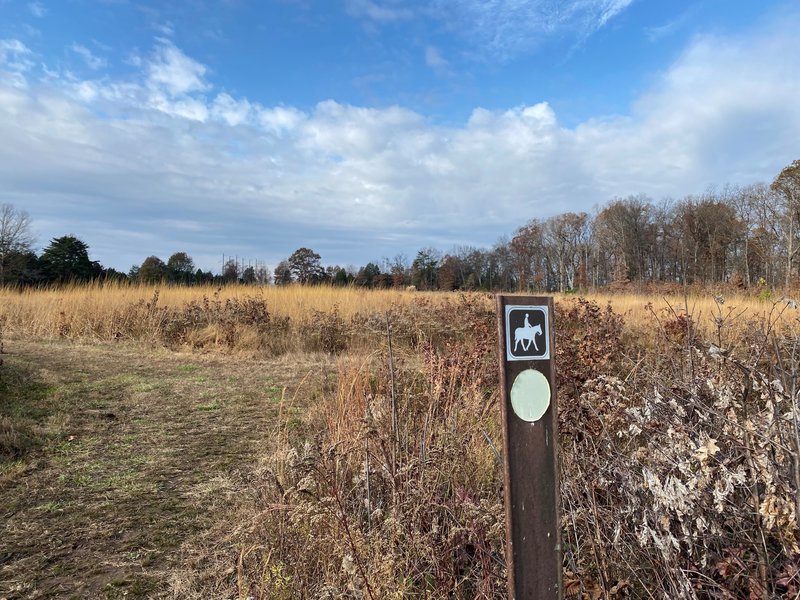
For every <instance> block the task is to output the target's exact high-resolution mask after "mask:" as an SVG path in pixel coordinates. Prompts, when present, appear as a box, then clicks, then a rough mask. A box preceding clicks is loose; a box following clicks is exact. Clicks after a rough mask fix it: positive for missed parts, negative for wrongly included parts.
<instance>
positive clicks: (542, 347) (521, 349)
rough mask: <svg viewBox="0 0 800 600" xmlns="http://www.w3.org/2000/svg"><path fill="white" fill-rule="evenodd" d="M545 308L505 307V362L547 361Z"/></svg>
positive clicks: (548, 338) (547, 336)
mask: <svg viewBox="0 0 800 600" xmlns="http://www.w3.org/2000/svg"><path fill="white" fill-rule="evenodd" d="M547 317H548V314H547V307H546V306H508V305H506V360H549V359H550V331H548V321H549V319H548V318H547Z"/></svg>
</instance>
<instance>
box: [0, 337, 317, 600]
mask: <svg viewBox="0 0 800 600" xmlns="http://www.w3.org/2000/svg"><path fill="white" fill-rule="evenodd" d="M6 351H7V352H8V353H9V354H7V355H4V359H5V365H3V366H2V367H0V375H1V376H2V378H3V379H2V380H1V381H0V384H2V386H3V387H0V394H1V395H0V416H5V417H6V419H7V421H6V422H9V421H8V419H10V420H11V422H12V423H13V422H15V420H16V422H24V423H27V424H29V425H30V431H32V432H33V437H34V438H36V439H37V440H38V443H37V444H36V446H35V447H33V448H32V449H30V450H29V451H27V452H26V453H25V454H23V455H22V456H21V457H20V458H18V459H17V460H15V461H12V462H9V461H8V460H6V461H5V462H0V599H3V598H8V599H9V600H10V599H11V598H15V599H16V598H122V597H126V598H145V597H146V598H150V597H156V596H160V595H163V594H165V592H166V590H167V587H168V580H169V576H170V573H171V572H172V571H173V570H174V569H176V568H179V567H180V565H181V562H182V560H185V556H183V553H182V550H181V548H182V546H184V545H185V543H186V542H187V541H191V540H192V538H193V537H195V536H198V535H200V534H201V533H202V532H203V531H207V530H208V529H210V528H212V527H214V526H215V525H216V526H217V527H218V526H219V520H220V519H224V518H226V516H227V515H229V514H230V513H228V512H227V510H226V506H225V502H224V501H221V499H220V497H219V494H218V493H216V492H215V490H218V489H219V488H220V483H219V482H220V480H224V478H225V477H226V476H228V475H230V474H232V473H234V472H235V471H237V470H238V471H241V470H243V469H247V468H248V465H250V464H252V461H253V460H254V459H255V455H256V454H257V453H258V452H262V453H263V451H264V448H265V447H268V446H269V444H270V440H271V438H272V434H273V432H274V430H275V426H276V420H277V419H276V417H277V414H278V410H279V405H281V410H283V411H291V410H299V409H298V408H296V407H295V408H292V406H291V399H292V398H293V397H295V394H294V390H295V388H296V387H297V386H298V384H299V383H300V382H301V380H302V381H303V384H302V388H303V390H304V391H303V394H302V395H307V391H308V390H312V389H314V388H316V389H319V388H320V387H321V386H322V385H324V380H325V377H326V376H325V373H324V371H325V369H324V368H320V367H319V365H318V364H315V363H314V361H309V360H308V359H306V362H305V366H303V365H298V362H297V360H296V359H293V358H291V357H285V358H283V359H276V360H272V361H256V360H252V359H244V358H241V357H227V356H221V355H193V354H176V353H170V352H167V351H163V350H153V349H145V348H141V347H133V346H125V345H73V344H67V343H60V342H30V341H22V340H11V341H10V342H7V343H6ZM309 374H310V376H308V375H309ZM284 388H286V392H285V393H284ZM4 390H5V391H4ZM282 394H283V396H284V400H283V402H281V397H282ZM3 395H4V396H5V397H3ZM295 402H297V403H301V400H295ZM284 414H285V413H284Z"/></svg>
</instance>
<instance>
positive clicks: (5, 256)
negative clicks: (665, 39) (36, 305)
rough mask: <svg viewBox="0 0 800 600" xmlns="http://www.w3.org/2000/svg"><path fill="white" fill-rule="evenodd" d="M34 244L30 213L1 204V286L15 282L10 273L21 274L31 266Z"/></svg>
mask: <svg viewBox="0 0 800 600" xmlns="http://www.w3.org/2000/svg"><path fill="white" fill-rule="evenodd" d="M32 244H33V235H32V234H31V219H30V217H29V216H28V213H27V212H25V211H24V210H20V209H18V208H15V207H14V205H13V204H7V203H3V204H0V286H1V285H3V284H4V283H6V282H7V281H14V280H15V277H11V278H9V277H8V275H9V273H17V274H19V273H20V272H21V271H22V270H25V269H26V268H27V267H28V266H29V258H30V257H29V256H28V253H29V252H30V251H31V245H32Z"/></svg>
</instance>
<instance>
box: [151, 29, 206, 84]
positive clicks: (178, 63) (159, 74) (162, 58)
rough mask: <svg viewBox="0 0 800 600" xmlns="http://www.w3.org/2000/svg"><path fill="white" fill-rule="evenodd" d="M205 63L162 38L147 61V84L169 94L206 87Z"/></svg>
mask: <svg viewBox="0 0 800 600" xmlns="http://www.w3.org/2000/svg"><path fill="white" fill-rule="evenodd" d="M206 70H207V69H206V67H205V65H202V64H200V63H199V62H197V61H196V60H194V59H192V58H189V57H188V56H186V55H185V54H184V53H183V52H181V51H180V50H179V49H178V48H176V47H175V46H174V45H173V44H172V43H171V42H168V41H166V40H163V41H162V42H161V44H160V45H159V46H158V48H156V51H155V53H154V55H153V57H152V58H151V60H150V61H149V63H148V84H149V85H150V87H152V88H153V89H159V90H165V91H166V92H167V93H168V94H170V95H171V96H179V95H181V94H186V93H188V92H196V91H203V90H206V89H208V87H209V85H208V84H207V83H206V81H205V79H204V77H205V74H206Z"/></svg>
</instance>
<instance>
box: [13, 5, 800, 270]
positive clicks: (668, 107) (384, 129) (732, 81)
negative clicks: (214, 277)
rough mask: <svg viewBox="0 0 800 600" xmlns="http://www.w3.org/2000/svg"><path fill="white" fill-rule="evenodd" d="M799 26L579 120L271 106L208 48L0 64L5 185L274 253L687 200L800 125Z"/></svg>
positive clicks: (761, 156) (697, 62)
mask: <svg viewBox="0 0 800 600" xmlns="http://www.w3.org/2000/svg"><path fill="white" fill-rule="evenodd" d="M798 24H800V18H798V17H797V16H792V17H791V18H787V17H785V16H784V17H783V18H782V19H781V21H780V22H773V23H771V24H769V25H765V26H762V27H761V28H760V29H759V30H758V31H756V32H754V33H753V34H751V35H749V36H746V37H739V38H723V37H699V38H697V39H695V40H694V41H693V42H692V43H691V45H690V46H689V47H688V48H687V49H686V50H685V52H684V53H683V54H682V55H681V56H680V57H679V58H678V59H677V60H676V61H675V62H674V64H672V65H671V66H670V67H669V68H668V69H666V70H665V71H664V73H663V74H662V76H660V77H659V78H658V80H657V82H656V84H655V85H654V86H653V87H652V88H651V89H650V90H649V91H648V92H647V93H645V94H642V95H641V96H640V97H639V98H638V100H637V101H636V102H635V104H634V105H633V106H632V108H631V111H630V113H629V114H625V115H616V116H615V115H611V116H607V115H606V116H603V115H598V117H597V118H594V119H589V120H586V121H584V122H583V123H580V124H578V125H577V126H575V127H565V126H563V125H562V124H560V123H559V120H558V115H557V114H556V111H555V110H554V109H553V107H552V106H551V105H550V104H548V103H547V102H535V101H534V102H531V103H529V105H527V106H519V107H513V108H509V109H507V110H487V109H483V108H476V109H475V110H474V111H473V112H472V114H471V115H470V117H469V119H468V120H467V121H466V122H465V123H463V124H461V125H457V126H447V127H445V126H441V125H437V124H434V123H431V122H430V121H429V120H428V119H427V118H426V117H425V116H423V115H421V114H419V113H416V112H414V111H411V110H408V109H406V108H403V107H400V106H394V107H386V108H366V107H358V106H351V105H347V104H342V103H339V102H335V101H332V100H327V101H323V102H320V103H319V104H317V105H316V106H315V107H313V108H312V109H310V110H306V111H303V110H300V109H298V108H296V107H291V106H272V107H264V106H261V105H259V104H258V103H256V102H254V101H252V100H251V99H247V98H241V97H238V98H237V97H235V96H234V95H231V94H229V93H225V92H222V91H214V90H212V88H211V87H210V84H209V83H208V82H207V81H206V79H205V77H206V68H205V67H204V66H203V65H202V64H200V63H198V62H196V61H195V60H193V59H191V58H189V57H187V56H186V55H185V54H183V53H182V52H181V51H180V50H179V49H178V48H176V47H174V46H172V45H164V44H162V45H161V46H159V49H158V50H157V52H156V54H155V56H154V57H151V59H150V60H149V61H146V62H144V63H143V64H142V67H141V69H142V72H141V74H140V76H139V78H138V79H137V80H134V81H120V80H111V79H109V78H107V77H106V78H103V79H101V80H97V81H93V80H87V81H68V80H66V79H64V78H61V79H52V80H49V79H48V80H42V81H40V82H39V83H38V86H37V88H36V91H29V88H25V87H15V86H14V85H10V84H8V83H7V82H6V81H5V80H2V81H0V139H2V140H4V143H3V144H0V182H2V183H0V202H2V201H11V202H15V203H18V202H23V203H24V208H26V209H27V210H28V211H29V212H30V213H31V214H32V215H33V216H34V218H35V219H36V220H37V221H38V220H40V219H41V220H42V221H45V222H48V221H53V222H55V221H57V220H59V219H60V220H61V221H60V222H61V223H62V224H63V226H62V227H61V228H60V229H59V230H54V231H46V232H41V233H43V234H44V235H43V236H42V237H44V238H45V239H46V238H47V237H48V236H51V235H59V234H63V233H64V231H63V230H62V229H64V228H66V227H67V225H68V224H70V223H72V221H69V219H73V220H74V222H75V223H76V225H75V226H74V228H78V229H79V228H80V226H81V225H80V224H81V223H82V222H85V220H86V219H89V218H91V219H94V220H96V221H101V222H104V223H106V226H107V227H108V229H114V228H120V227H124V228H127V229H135V226H134V225H135V223H136V222H138V221H136V217H138V218H140V219H141V218H142V217H144V216H146V217H148V218H150V219H151V220H149V221H146V222H143V224H141V225H140V227H143V228H150V227H152V228H158V227H162V229H156V230H155V233H156V234H157V235H155V236H154V239H156V240H158V239H163V240H169V241H170V244H172V245H171V246H170V247H169V249H168V251H169V252H173V251H175V250H178V249H185V250H187V251H190V253H191V248H192V246H191V244H195V247H196V248H197V249H198V250H197V251H198V253H199V252H200V251H201V250H202V251H203V252H205V253H210V252H209V249H210V248H218V249H219V250H220V251H223V250H224V251H237V252H239V253H240V254H243V253H246V252H247V253H250V254H253V255H255V256H259V254H256V251H255V250H254V249H255V248H263V247H264V245H265V244H266V245H267V246H269V247H272V248H273V251H274V253H275V256H276V258H280V257H281V256H285V255H286V254H287V253H288V252H290V251H291V250H293V249H294V248H296V247H297V246H298V245H301V244H306V245H312V246H313V247H315V249H316V250H317V251H320V252H321V253H322V254H323V257H324V258H325V259H326V260H334V258H332V257H331V254H330V253H331V252H334V250H335V249H336V248H343V247H345V248H349V250H347V251H348V252H349V256H350V258H349V260H351V261H352V260H361V259H362V258H363V259H374V258H377V257H379V256H381V255H392V254H393V253H394V252H395V251H400V250H404V251H405V252H413V251H414V249H415V248H418V247H421V246H424V245H429V244H436V245H441V244H443V243H446V242H442V240H448V241H450V242H456V241H460V242H481V243H491V242H492V241H493V240H494V239H496V237H497V236H498V235H501V234H504V233H511V232H512V231H513V230H514V228H515V227H517V226H519V225H520V224H522V223H524V222H525V221H527V220H528V219H530V218H532V217H546V216H549V215H551V214H555V213H557V212H560V211H564V210H591V208H592V206H593V205H595V204H596V203H602V202H605V201H607V200H608V199H610V198H612V197H614V196H617V195H622V196H624V195H627V194H633V193H639V192H643V193H646V194H649V195H651V196H653V197H655V198H661V197H664V196H672V197H681V196H682V195H685V194H690V193H697V192H701V191H703V190H704V189H706V187H707V186H708V185H709V184H715V183H716V184H723V183H726V182H730V183H750V182H754V181H758V180H769V179H771V178H772V177H774V175H775V174H776V173H777V172H778V171H779V170H780V169H781V168H782V167H783V166H785V165H786V164H788V163H789V162H791V160H793V159H795V158H797V140H798V139H800V104H798V102H797V99H798V98H800V37H798V36H796V34H795V31H796V28H797V25H798ZM18 55H21V56H23V57H24V56H29V55H30V50H28V49H27V48H26V47H25V46H24V45H21V43H19V42H14V41H8V40H6V41H5V42H2V43H0V60H2V63H0V70H7V69H8V66H7V63H8V58H7V57H8V56H11V57H12V58H11V59H12V60H16V58H15V57H17V56H18ZM17 74H18V75H19V76H20V77H23V78H25V77H27V78H32V77H33V75H31V74H30V73H28V74H25V73H17ZM29 87H32V86H29ZM206 94H208V98H206ZM68 215H69V216H68ZM153 216H158V219H159V220H160V221H159V222H164V223H166V222H168V221H169V220H170V219H172V220H178V221H180V220H187V221H192V222H196V223H200V224H207V225H209V228H208V231H206V232H201V231H194V230H192V231H189V230H179V229H177V228H175V227H171V228H166V226H164V225H163V224H162V225H159V224H158V223H155V224H154V222H153V221H152V217H153ZM201 234H202V235H203V236H206V237H202V238H198V237H192V236H195V235H201ZM129 237H130V236H128V237H121V238H120V241H119V242H118V243H119V244H122V245H124V244H129V246H126V247H121V248H119V250H118V251H119V252H120V253H123V254H124V255H125V256H129V255H131V254H135V253H136V252H138V253H139V254H140V255H141V257H140V258H139V261H141V259H142V258H144V256H145V255H146V254H150V253H152V252H156V251H157V250H158V248H152V249H151V248H149V247H148V248H147V249H144V248H142V247H141V243H139V245H136V243H135V242H134V241H125V240H128V239H129ZM390 238H391V239H394V240H400V241H396V242H389V241H386V240H388V239H390ZM131 239H133V238H131ZM320 240H324V241H320ZM87 241H88V242H89V243H90V245H91V244H92V241H91V240H87ZM114 241H115V240H113V239H108V240H105V241H103V244H107V246H108V247H109V248H113V247H114ZM165 243H166V242H165ZM234 243H237V244H240V246H239V247H238V248H237V249H236V250H233V248H232V246H233V244H234ZM401 243H402V244H403V248H397V247H396V246H393V247H387V248H385V247H384V246H382V244H401ZM248 244H249V246H248ZM347 244H352V245H353V247H350V246H347ZM355 245H358V246H359V247H361V250H359V249H358V248H356V247H355ZM248 247H249V248H250V250H248V249H247V248H248ZM384 248H385V249H384ZM342 252H344V250H342ZM359 252H360V254H359ZM260 256H263V254H262V255H260ZM266 258H269V257H266ZM98 259H99V260H102V261H104V262H108V263H110V264H112V265H113V264H114V263H113V258H109V257H105V256H98ZM114 266H117V267H120V266H122V267H126V265H124V264H123V265H119V264H116V265H114Z"/></svg>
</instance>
